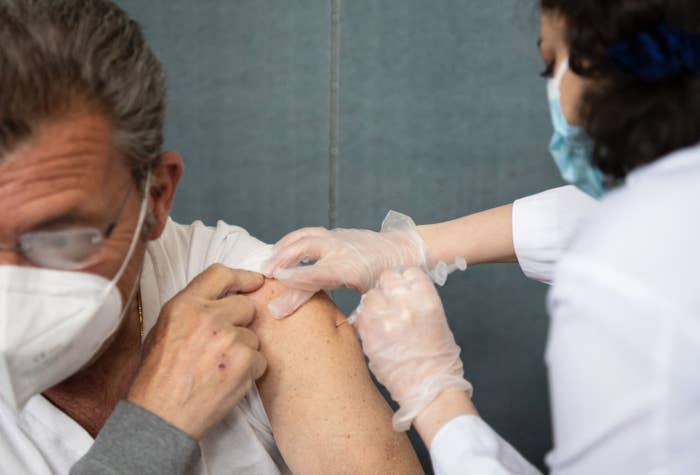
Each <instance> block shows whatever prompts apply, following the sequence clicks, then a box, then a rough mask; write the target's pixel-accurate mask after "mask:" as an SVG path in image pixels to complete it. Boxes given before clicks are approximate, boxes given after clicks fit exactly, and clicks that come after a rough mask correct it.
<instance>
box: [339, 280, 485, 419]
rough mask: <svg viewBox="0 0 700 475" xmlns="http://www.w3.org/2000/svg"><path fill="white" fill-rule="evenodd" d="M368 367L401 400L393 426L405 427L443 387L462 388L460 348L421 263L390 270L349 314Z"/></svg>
mask: <svg viewBox="0 0 700 475" xmlns="http://www.w3.org/2000/svg"><path fill="white" fill-rule="evenodd" d="M350 321H351V323H353V324H354V325H355V326H356V328H357V330H358V332H359V334H360V338H361V339H362V348H363V350H364V352H365V354H366V355H367V357H368V358H369V367H370V369H371V370H372V373H374V375H375V376H376V377H377V379H378V380H379V382H380V383H382V384H383V385H384V386H385V387H386V388H387V390H389V392H390V393H391V397H392V398H393V399H394V400H395V401H396V402H397V403H399V405H400V409H399V410H398V411H397V412H396V414H395V415H394V420H393V424H394V430H396V431H405V430H408V429H409V427H410V426H411V423H412V422H413V420H414V419H415V418H416V416H418V415H419V414H420V413H421V412H422V411H423V410H424V409H425V408H426V407H427V406H428V405H429V404H430V403H431V402H432V401H433V400H434V399H435V398H436V397H437V396H439V395H440V394H441V393H442V392H443V391H448V390H455V391H466V392H467V393H468V394H469V397H471V395H472V386H471V384H470V383H469V382H467V381H466V380H465V379H464V368H463V366H462V361H461V360H460V357H459V355H460V348H459V346H457V343H456V342H455V339H454V336H453V335H452V332H451V331H450V328H449V326H448V323H447V319H446V317H445V311H444V309H443V306H442V302H441V300H440V297H439V296H438V293H437V291H436V289H435V286H434V285H433V282H432V281H431V280H430V278H429V277H428V276H427V275H426V274H425V272H423V271H422V270H421V269H417V268H411V269H408V270H406V271H403V272H402V271H400V270H389V271H386V272H384V273H383V274H382V275H381V278H380V279H379V285H378V286H377V287H376V288H375V289H373V290H371V291H369V292H368V293H367V294H365V295H364V296H363V297H362V302H361V303H360V305H359V307H358V308H357V310H355V312H354V313H353V314H352V316H351V317H350Z"/></svg>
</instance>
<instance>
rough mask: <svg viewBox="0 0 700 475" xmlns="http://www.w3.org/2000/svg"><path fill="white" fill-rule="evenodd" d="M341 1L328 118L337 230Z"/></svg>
mask: <svg viewBox="0 0 700 475" xmlns="http://www.w3.org/2000/svg"><path fill="white" fill-rule="evenodd" d="M340 1H341V0H330V3H331V24H330V36H331V38H330V49H331V51H330V78H329V81H330V107H329V116H328V227H329V228H331V229H332V228H335V227H336V226H337V219H338V215H337V212H338V202H337V200H338V190H337V183H338V155H339V150H338V135H339V129H338V127H339V125H338V124H339V118H338V113H339V93H340V80H339V71H340V64H339V63H340Z"/></svg>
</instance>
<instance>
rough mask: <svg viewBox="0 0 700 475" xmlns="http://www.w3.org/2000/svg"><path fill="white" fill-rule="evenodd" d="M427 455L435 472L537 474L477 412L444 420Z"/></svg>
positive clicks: (449, 474)
mask: <svg viewBox="0 0 700 475" xmlns="http://www.w3.org/2000/svg"><path fill="white" fill-rule="evenodd" d="M430 458H431V460H432V462H433V469H434V470H435V473H436V475H457V474H460V475H461V474H464V473H488V474H491V475H531V474H532V475H534V474H540V472H539V471H538V470H537V469H536V468H535V467H533V466H532V465H531V464H530V463H529V462H528V461H527V460H525V459H524V458H523V456H522V455H520V454H519V453H518V452H517V451H516V450H515V449H514V448H513V447H511V445H510V444H508V442H506V441H505V440H503V439H502V438H501V437H500V436H499V435H498V434H496V432H495V431H494V430H493V429H492V428H491V427H489V425H488V424H486V422H484V421H483V420H482V419H481V418H480V417H478V416H460V417H457V418H455V419H453V420H451V421H450V422H448V423H447V424H445V425H444V427H443V428H442V429H441V430H440V432H438V434H437V435H436V436H435V438H434V439H433V443H432V445H431V446H430Z"/></svg>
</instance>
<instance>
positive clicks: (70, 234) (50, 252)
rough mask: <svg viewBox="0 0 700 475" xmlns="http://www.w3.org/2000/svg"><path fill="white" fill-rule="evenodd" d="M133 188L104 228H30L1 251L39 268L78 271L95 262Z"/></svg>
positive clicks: (115, 225) (131, 188) (130, 188)
mask: <svg viewBox="0 0 700 475" xmlns="http://www.w3.org/2000/svg"><path fill="white" fill-rule="evenodd" d="M132 190H133V187H129V191H128V192H127V194H126V197H125V198H124V201H123V202H122V204H121V206H120V207H119V210H118V211H117V213H116V215H115V217H114V219H113V220H112V222H111V223H110V224H109V225H108V226H107V227H106V228H105V229H104V230H102V229H98V228H92V227H84V228H75V229H64V230H58V231H32V232H28V233H24V234H22V235H21V236H20V237H19V240H18V245H17V246H15V247H0V251H2V252H16V253H18V254H20V255H21V256H22V257H24V258H25V259H27V260H28V261H29V262H31V263H32V264H34V265H36V266H38V267H44V268H49V269H57V270H68V271H71V270H79V269H84V268H85V267H88V266H89V265H91V264H93V263H94V262H95V261H96V258H97V256H98V254H99V251H100V249H101V248H102V244H103V243H104V241H105V240H106V239H109V237H110V236H111V235H112V233H113V232H114V229H115V228H116V227H117V223H118V222H119V220H120V219H121V215H122V213H123V212H124V208H125V207H126V203H127V202H128V200H129V196H131V191H132Z"/></svg>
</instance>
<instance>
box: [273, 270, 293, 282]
mask: <svg viewBox="0 0 700 475" xmlns="http://www.w3.org/2000/svg"><path fill="white" fill-rule="evenodd" d="M293 274H294V271H293V270H292V269H274V271H273V272H272V277H273V278H275V279H277V280H282V281H284V280H287V279H289V278H290V277H291V276H292V275H293Z"/></svg>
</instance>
